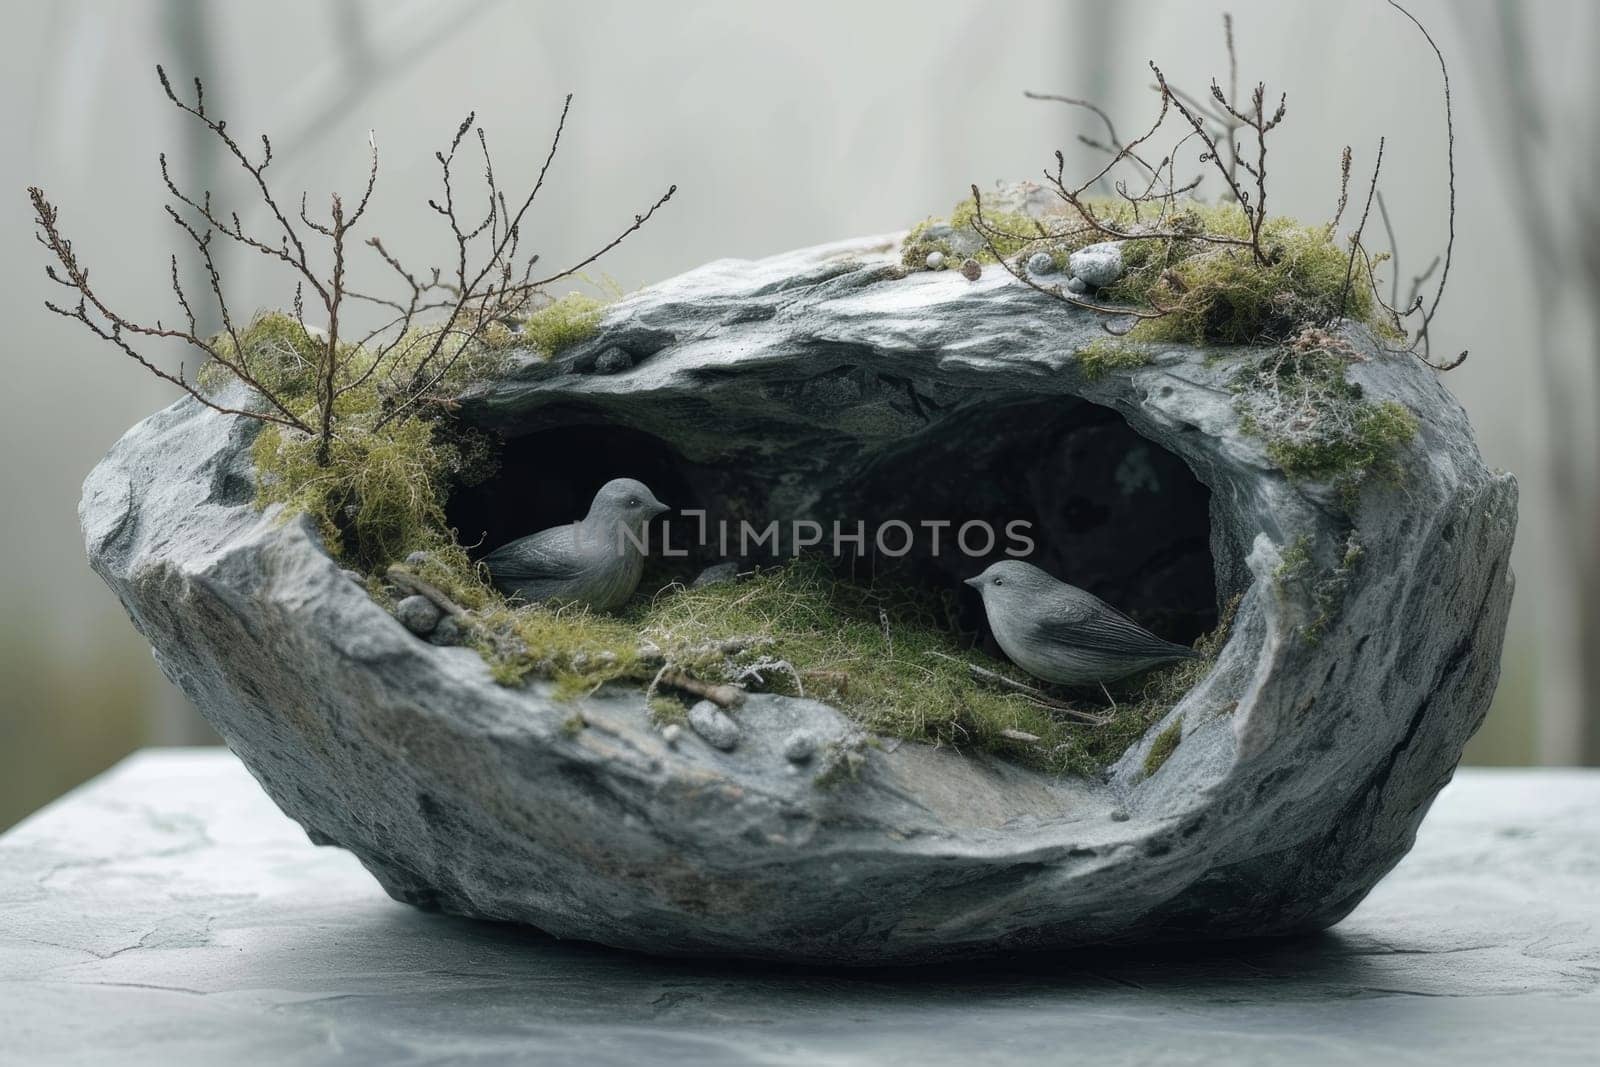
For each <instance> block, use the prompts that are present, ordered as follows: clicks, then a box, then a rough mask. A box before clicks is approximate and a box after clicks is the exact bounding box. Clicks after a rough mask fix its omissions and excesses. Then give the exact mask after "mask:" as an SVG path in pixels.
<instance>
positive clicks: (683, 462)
mask: <svg viewBox="0 0 1600 1067" xmlns="http://www.w3.org/2000/svg"><path fill="white" fill-rule="evenodd" d="M539 420H540V423H541V428H540V429H538V430H536V431H534V432H531V433H527V434H524V435H522V436H519V437H512V438H508V439H506V440H505V441H504V443H503V448H502V451H501V455H500V465H499V469H498V471H497V472H496V474H495V475H494V476H493V477H492V478H490V479H489V480H488V481H486V482H484V483H482V484H480V485H478V486H475V487H470V488H462V489H458V490H457V491H456V492H455V493H454V494H453V496H452V499H451V501H450V503H449V508H448V512H449V518H450V520H451V523H452V525H454V526H455V528H456V530H457V532H458V535H459V536H460V538H461V540H462V542H463V543H464V544H467V545H469V546H474V547H473V549H472V551H473V552H474V554H475V555H481V554H483V553H485V552H487V551H489V550H490V549H493V548H495V547H498V546H499V545H501V544H504V543H505V542H507V541H510V540H513V539H515V538H517V537H520V536H523V535H525V534H528V533H532V532H533V531H536V530H540V529H544V528H545V527H548V526H553V525H558V524H561V523H566V522H571V521H572V520H574V519H576V518H581V517H582V516H583V514H584V512H585V511H586V510H587V508H588V506H589V501H590V499H591V498H592V496H593V495H594V492H595V490H596V489H598V488H599V487H600V485H602V484H603V483H604V482H605V481H607V480H608V479H610V478H615V477H623V476H627V477H632V478H637V479H639V480H640V481H642V482H644V483H645V484H646V485H648V486H650V488H651V489H652V490H653V491H654V492H655V494H656V496H657V497H658V498H660V499H661V500H662V501H664V502H665V503H667V504H669V505H671V506H672V507H673V508H674V509H675V510H674V512H672V513H669V514H668V515H667V516H664V518H663V520H661V521H662V522H664V523H670V528H669V529H666V530H665V532H666V533H667V534H668V536H669V539H670V544H671V545H672V548H673V550H674V551H682V552H685V553H686V554H685V555H683V556H681V557H670V558H668V557H663V556H661V555H660V554H659V552H658V553H657V558H656V561H655V564H654V567H653V570H652V571H651V572H650V577H654V578H658V579H659V578H671V577H677V578H681V579H683V580H685V581H687V580H689V579H692V578H693V577H694V575H696V574H698V573H699V571H700V569H701V568H703V567H705V566H707V565H709V564H711V563H715V562H719V561H720V560H722V559H724V558H734V559H739V558H741V557H740V555H739V552H738V548H739V546H738V529H739V522H740V520H746V521H748V522H750V524H751V525H752V527H754V528H756V529H758V530H759V529H760V528H762V527H765V526H766V524H767V523H768V522H770V521H771V520H774V519H776V520H779V521H780V522H781V523H782V524H783V527H784V529H785V532H786V534H785V535H786V536H787V530H788V524H789V522H790V521H791V520H796V519H808V520H812V521H815V522H818V523H820V524H821V525H822V527H823V530H824V535H825V539H824V544H823V545H822V546H821V547H820V551H823V552H824V553H829V552H831V544H830V543H829V541H830V540H831V532H832V523H833V522H834V521H835V520H838V521H839V522H840V524H841V526H842V528H843V530H844V532H846V533H849V532H853V531H854V529H855V525H856V523H857V522H858V521H861V522H865V523H866V529H867V532H868V537H867V545H866V551H865V554H864V555H862V556H860V557H858V558H851V557H852V556H853V554H854V551H855V550H854V546H852V545H849V544H846V545H845V546H844V552H845V558H842V559H840V560H839V561H838V563H837V566H838V568H839V570H840V573H841V574H843V575H846V576H848V577H851V578H852V579H853V580H856V581H872V582H888V581H895V582H910V583H915V584H916V585H918V586H920V587H923V588H926V589H929V590H938V589H949V590H953V591H956V592H958V594H959V599H958V616H957V621H958V626H959V628H960V629H961V630H962V631H965V632H969V633H980V632H982V630H983V626H982V621H983V613H982V609H981V605H980V604H979V602H978V598H977V594H976V593H975V592H973V591H972V590H971V589H969V588H968V587H966V586H963V585H961V584H960V582H961V579H963V578H966V577H969V576H971V575H973V574H976V573H978V572H979V571H981V570H982V569H983V568H984V567H986V566H987V565H988V564H989V563H990V562H992V561H994V560H997V559H1003V558H1008V556H1007V552H1006V549H1007V548H1008V547H1015V545H1016V542H1015V541H1013V540H1009V539H1008V538H1007V535H1006V527H1007V524H1008V523H1013V522H1018V521H1021V522H1026V523H1028V524H1029V528H1028V531H1027V536H1028V537H1029V538H1031V540H1032V541H1033V546H1034V548H1033V551H1032V552H1031V553H1030V554H1028V555H1027V556H1025V557H1023V558H1027V559H1028V560H1029V561H1030V562H1032V563H1035V564H1036V565H1038V566H1040V567H1042V568H1044V569H1045V570H1047V571H1049V572H1050V573H1051V574H1054V575H1056V576H1057V577H1058V578H1061V579H1063V580H1065V581H1069V582H1071V583H1073V584H1075V585H1078V586H1081V587H1083V588H1085V589H1088V590H1089V591H1090V592H1092V593H1094V594H1096V595H1097V596H1100V597H1101V598H1103V599H1104V600H1106V601H1108V602H1109V603H1111V604H1113V605H1115V606H1117V607H1119V608H1121V609H1122V610H1124V611H1126V612H1127V613H1129V614H1130V615H1132V616H1133V617H1134V618H1136V619H1138V620H1139V621H1140V622H1142V623H1144V624H1145V625H1146V626H1148V627H1149V628H1151V629H1153V630H1154V631H1155V632H1157V633H1159V634H1161V635H1162V636H1164V637H1167V638H1169V639H1171V640H1174V641H1181V642H1189V641H1191V640H1193V639H1194V638H1195V637H1197V636H1199V635H1200V634H1202V633H1204V632H1206V631H1207V630H1209V629H1211V628H1212V627H1213V626H1215V624H1216V620H1217V594H1216V585H1215V579H1214V574H1213V565H1212V558H1211V553H1210V515H1209V506H1210V492H1209V490H1207V489H1206V487H1205V486H1204V485H1202V484H1201V483H1200V481H1199V480H1198V479H1196V478H1195V477H1194V475H1193V473H1191V472H1190V470H1189V469H1188V467H1187V466H1186V465H1185V464H1184V463H1183V461H1182V460H1180V459H1178V458H1177V457H1176V456H1174V455H1173V454H1171V453H1170V452H1167V451H1165V450H1164V449H1162V448H1159V447H1157V446H1156V445H1154V444H1152V443H1150V442H1149V441H1147V440H1146V439H1144V438H1142V437H1140V436H1139V435H1138V434H1136V433H1134V431H1133V430H1132V429H1131V428H1130V427H1129V426H1128V424H1127V423H1126V422H1125V421H1124V420H1123V418H1122V417H1121V416H1120V415H1118V414H1117V413H1116V412H1115V411H1113V410H1111V409H1109V408H1105V407H1101V406H1098V405H1094V404H1089V403H1086V402H1076V403H1074V402H1071V401H1065V400H1063V399H1062V398H1059V397H1058V398H1051V399H1050V400H1048V401H1023V402H1019V403H1010V404H1003V405H980V406H973V407H969V408H968V409H966V410H964V411H961V412H957V413H954V414H951V415H949V416H947V417H946V418H943V419H941V420H940V421H939V422H938V423H937V424H936V425H934V426H932V427H930V428H929V429H927V430H924V431H923V432H921V433H918V434H915V435H913V436H910V437H905V438H901V439H898V440H894V441H883V440H874V441H868V442H863V441H861V440H852V439H848V438H841V437H840V436H839V435H837V434H825V433H817V434H815V435H814V436H810V437H807V436H806V435H805V434H804V433H803V432H802V433H800V434H799V436H798V437H797V436H796V435H795V434H792V433H790V430H791V429H793V428H792V427H785V428H784V431H783V433H782V434H780V435H776V436H783V437H785V438H786V439H790V438H793V440H792V442H791V443H788V444H787V445H786V446H785V447H784V448H778V449H773V448H771V447H763V448H760V449H757V448H754V447H751V448H748V449H738V448H734V449H732V450H731V451H729V452H728V453H727V454H726V455H725V456H721V457H719V458H718V460H716V461H715V462H695V461H691V460H689V459H687V458H685V457H684V456H683V455H682V454H680V453H679V452H678V451H677V450H676V449H674V448H673V447H672V446H671V445H670V444H668V443H667V442H666V441H664V440H662V439H661V438H660V437H657V436H654V435H652V434H649V433H646V432H644V431H642V430H639V429H636V428H633V427H629V426H625V425H619V424H618V423H617V421H616V416H615V415H608V414H605V413H602V412H598V411H587V410H579V409H562V410H553V409H547V410H545V411H541V412H540V413H539ZM683 509H703V510H704V511H705V512H706V513H707V518H706V522H707V524H708V531H707V532H708V537H707V539H706V541H707V543H705V544H700V543H697V542H698V540H699V538H698V526H697V523H696V522H694V521H691V520H686V519H685V518H684V517H683V516H681V515H680V514H678V512H679V511H681V510H683ZM891 519H899V520H901V521H903V522H906V523H908V524H910V525H911V526H912V527H913V528H914V529H915V531H916V537H915V540H914V542H913V548H912V551H911V553H910V554H909V555H907V556H904V557H901V558H890V557H888V556H885V555H882V554H880V553H879V552H878V551H877V549H876V548H875V546H874V545H873V543H872V531H873V530H874V529H875V528H876V527H877V525H878V524H880V523H883V522H886V521H888V520H891ZM724 520H725V521H726V522H727V523H728V530H729V542H730V543H729V545H728V548H729V552H728V554H727V555H726V556H724V554H723V552H722V550H721V545H720V544H719V543H718V542H719V538H718V529H719V522H720V521H724ZM924 520H933V521H940V520H942V521H945V522H948V523H950V525H949V526H948V527H946V528H944V529H943V532H942V533H941V535H940V540H941V546H940V553H939V554H938V555H937V556H936V555H935V554H934V553H933V552H932V551H931V531H929V530H928V529H927V528H925V527H922V526H921V523H922V522H923V521H924ZM973 520H981V521H983V522H986V523H988V524H990V526H991V527H992V528H993V529H994V531H995V534H996V542H995V545H994V548H993V549H992V550H991V551H989V552H988V553H987V554H985V555H983V556H978V557H974V556H971V555H967V554H965V553H964V552H962V551H961V550H960V548H959V546H957V545H955V544H954V542H955V532H956V530H958V529H959V528H960V527H961V525H962V524H964V523H967V522H970V521H973ZM663 532H664V529H663V527H662V526H659V525H658V527H657V528H656V529H655V530H653V531H652V545H653V546H659V545H660V544H661V542H662V535H663ZM970 535H971V536H969V539H968V544H969V546H970V547H972V548H982V547H983V541H984V540H985V538H984V537H983V536H982V535H981V531H980V530H978V529H976V528H974V529H973V530H972V531H970ZM902 536H903V535H901V534H900V533H898V532H897V533H895V534H894V535H893V536H891V537H890V538H889V547H890V548H891V549H896V550H897V549H898V548H899V546H900V543H901V540H902ZM787 547H788V546H785V550H787ZM812 551H818V549H813V550H812ZM772 561H773V555H772V553H771V550H770V548H769V547H767V546H765V545H763V546H762V547H760V548H756V549H754V550H753V551H750V552H748V553H747V554H746V555H745V556H744V557H742V560H741V562H743V563H748V564H750V565H755V564H760V563H770V562H772Z"/></svg>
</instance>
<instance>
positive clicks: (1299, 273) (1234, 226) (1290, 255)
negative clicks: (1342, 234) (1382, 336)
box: [1102, 204, 1375, 344]
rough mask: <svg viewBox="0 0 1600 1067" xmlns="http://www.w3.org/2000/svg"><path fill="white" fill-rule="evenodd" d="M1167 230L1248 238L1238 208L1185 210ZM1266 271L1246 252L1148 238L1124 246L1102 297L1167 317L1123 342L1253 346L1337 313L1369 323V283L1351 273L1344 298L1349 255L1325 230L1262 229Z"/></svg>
mask: <svg viewBox="0 0 1600 1067" xmlns="http://www.w3.org/2000/svg"><path fill="white" fill-rule="evenodd" d="M1169 228H1172V229H1179V230H1185V229H1193V230H1197V231H1203V232H1205V233H1207V234H1217V235H1223V236H1231V237H1237V238H1243V237H1246V236H1247V235H1248V233H1249V224H1248V222H1247V221H1246V219H1245V217H1244V212H1243V211H1242V210H1241V209H1240V208H1239V206H1238V205H1236V204H1227V205H1203V204H1192V205H1189V206H1187V207H1186V208H1185V210H1184V212H1183V213H1182V215H1181V216H1180V218H1179V219H1178V220H1177V221H1176V225H1173V226H1170V227H1169ZM1261 243H1262V246H1263V248H1264V249H1265V251H1266V257H1267V263H1266V264H1265V265H1262V264H1259V263H1257V262H1256V261H1255V257H1254V255H1253V254H1252V252H1251V251H1250V249H1248V248H1244V247H1230V246H1217V245H1215V244H1212V243H1209V242H1205V241H1199V240H1192V239H1189V240H1185V239H1181V238H1146V239H1135V240H1131V241H1127V242H1125V243H1124V244H1123V262H1124V264H1125V265H1126V266H1127V272H1126V273H1125V274H1124V275H1123V277H1122V279H1121V280H1120V281H1118V282H1117V284H1116V285H1114V286H1112V287H1111V288H1110V289H1108V290H1107V291H1106V292H1105V293H1104V294H1102V295H1103V296H1104V297H1106V298H1108V299H1110V300H1113V301H1116V302H1121V303H1128V304H1133V305H1137V306H1148V307H1157V308H1161V309H1163V310H1164V311H1165V312H1166V313H1165V314H1163V315H1161V316H1160V317H1158V318H1152V319H1144V320H1142V321H1141V322H1140V323H1139V324H1138V325H1137V326H1135V327H1134V330H1133V332H1132V334H1131V335H1130V336H1132V337H1134V338H1136V339H1139V340H1151V341H1182V342H1189V343H1200V342H1214V343H1221V344H1260V343H1262V342H1270V341H1281V340H1286V339H1287V338H1289V337H1291V336H1293V335H1294V334H1296V333H1298V332H1299V331H1300V330H1301V329H1302V328H1304V327H1305V326H1307V325H1312V324H1317V323H1323V322H1328V321H1331V320H1333V319H1336V318H1338V317H1339V311H1340V300H1341V297H1345V303H1346V307H1345V314H1346V315H1347V316H1348V317H1350V318H1352V319H1355V320H1357V321H1363V322H1375V319H1374V315H1373V311H1374V302H1373V299H1372V288H1371V283H1370V281H1369V280H1368V278H1367V276H1366V274H1365V266H1364V264H1362V263H1361V262H1359V257H1358V262H1357V264H1356V273H1355V276H1354V277H1353V278H1352V279H1351V282H1350V286H1349V290H1348V295H1346V289H1345V277H1346V273H1347V271H1348V270H1349V269H1350V254H1349V250H1348V249H1345V248H1341V247H1340V246H1339V245H1338V243H1337V242H1336V241H1335V239H1334V238H1332V237H1331V236H1329V234H1328V232H1327V228H1326V227H1323V226H1303V225H1301V224H1300V223H1298V222H1295V221H1294V220H1293V219H1287V218H1281V217H1279V218H1271V219H1268V220H1267V223H1266V225H1265V226H1264V227H1263V228H1262V235H1261Z"/></svg>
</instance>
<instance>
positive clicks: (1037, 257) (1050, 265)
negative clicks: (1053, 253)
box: [1028, 252, 1056, 275]
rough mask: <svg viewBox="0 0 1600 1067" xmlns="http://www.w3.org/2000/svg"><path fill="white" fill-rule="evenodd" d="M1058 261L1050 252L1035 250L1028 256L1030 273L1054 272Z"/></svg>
mask: <svg viewBox="0 0 1600 1067" xmlns="http://www.w3.org/2000/svg"><path fill="white" fill-rule="evenodd" d="M1055 269H1056V261H1055V260H1053V259H1051V258H1050V253H1049V252H1035V253H1034V254H1033V255H1031V256H1029V257H1028V273H1029V274H1033V275H1039V274H1053V273H1055Z"/></svg>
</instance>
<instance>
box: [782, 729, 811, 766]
mask: <svg viewBox="0 0 1600 1067" xmlns="http://www.w3.org/2000/svg"><path fill="white" fill-rule="evenodd" d="M816 752H817V735H816V734H814V733H812V732H811V731H810V730H796V731H794V733H792V734H790V735H789V736H788V737H786V738H784V740H783V758H784V759H786V760H788V761H789V762H790V763H805V762H806V761H807V760H809V759H810V758H811V757H812V756H814V755H816Z"/></svg>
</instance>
